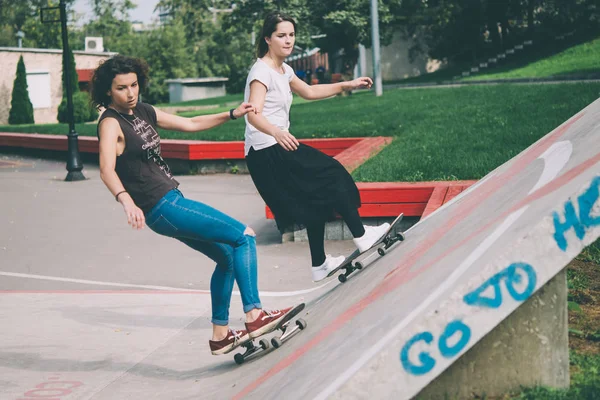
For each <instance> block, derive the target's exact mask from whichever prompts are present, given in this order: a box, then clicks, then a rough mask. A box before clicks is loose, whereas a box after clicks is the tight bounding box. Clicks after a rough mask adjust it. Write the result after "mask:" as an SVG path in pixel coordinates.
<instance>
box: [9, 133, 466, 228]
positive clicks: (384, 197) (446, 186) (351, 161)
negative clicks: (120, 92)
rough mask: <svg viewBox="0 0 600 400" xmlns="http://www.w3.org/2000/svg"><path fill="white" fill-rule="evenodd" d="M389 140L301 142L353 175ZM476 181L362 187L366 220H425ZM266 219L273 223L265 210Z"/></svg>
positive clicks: (181, 147) (173, 148) (194, 143)
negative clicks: (381, 218)
mask: <svg viewBox="0 0 600 400" xmlns="http://www.w3.org/2000/svg"><path fill="white" fill-rule="evenodd" d="M391 140H392V138H389V137H369V138H332V139H302V140H300V142H302V143H304V144H307V145H310V146H313V147H315V148H317V149H319V150H321V151H323V152H324V153H326V154H328V155H330V156H334V157H335V158H336V159H337V160H338V161H340V163H342V165H344V167H346V169H347V170H348V171H353V170H354V169H356V168H357V167H358V166H359V165H361V164H362V163H363V162H365V161H366V160H367V159H369V158H370V157H372V156H373V155H375V154H377V153H378V152H379V151H380V150H381V149H382V148H383V147H385V146H386V145H387V144H388V143H390V142H391ZM161 143H162V151H163V156H164V157H165V158H174V159H181V160H226V159H243V158H244V143H243V142H208V141H198V140H170V139H164V140H162V141H161ZM0 147H21V148H31V149H43V150H55V151H66V150H67V137H66V135H43V134H33V133H31V134H28V133H0ZM79 150H80V151H81V152H82V153H98V139H97V138H95V137H89V136H80V137H79ZM474 182H475V181H456V182H454V181H451V182H416V183H412V182H377V183H358V188H359V190H360V196H361V200H362V203H363V205H362V207H361V208H360V209H359V214H360V215H361V216H363V217H395V216H397V215H398V214H399V213H401V212H402V213H404V215H406V216H421V217H425V216H427V215H429V214H430V213H431V212H433V211H435V210H436V209H438V208H439V207H440V206H441V205H442V204H444V203H446V202H448V201H449V200H451V199H452V198H454V197H455V196H456V195H457V194H459V193H460V192H461V191H463V190H464V189H465V188H467V187H469V186H470V185H471V184H473V183H474ZM266 215H267V218H273V215H272V213H271V211H270V210H269V208H268V207H266Z"/></svg>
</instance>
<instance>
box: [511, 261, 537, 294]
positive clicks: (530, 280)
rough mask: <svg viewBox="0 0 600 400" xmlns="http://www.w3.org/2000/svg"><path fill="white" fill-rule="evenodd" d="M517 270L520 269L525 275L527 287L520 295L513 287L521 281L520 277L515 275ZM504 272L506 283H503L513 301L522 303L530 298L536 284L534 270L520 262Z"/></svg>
mask: <svg viewBox="0 0 600 400" xmlns="http://www.w3.org/2000/svg"><path fill="white" fill-rule="evenodd" d="M517 268H520V269H522V270H523V272H524V273H525V275H527V287H526V288H525V290H523V292H522V293H519V292H518V291H517V289H515V286H514V285H515V283H520V282H521V280H522V278H521V275H519V274H517ZM506 272H507V273H506V281H505V282H504V283H505V285H506V289H507V290H508V293H510V295H511V296H512V298H513V299H515V300H516V301H524V300H526V299H527V298H528V297H529V296H531V294H532V293H533V290H534V289H535V285H536V283H537V278H536V274H535V270H534V269H533V267H532V266H531V265H529V264H527V263H521V262H519V263H514V264H511V265H510V266H509V267H508V269H507V271H506Z"/></svg>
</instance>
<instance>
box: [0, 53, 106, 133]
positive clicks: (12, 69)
mask: <svg viewBox="0 0 600 400" xmlns="http://www.w3.org/2000/svg"><path fill="white" fill-rule="evenodd" d="M73 54H74V57H75V64H76V68H77V69H92V68H96V67H97V66H98V63H99V62H100V61H102V60H106V59H108V58H109V57H111V56H112V53H87V54H86V53H84V52H73ZM21 55H22V56H23V61H24V63H25V69H26V71H42V70H43V71H48V73H49V84H50V107H44V108H34V110H33V114H34V120H35V123H36V124H48V123H56V122H58V121H57V119H56V116H57V114H58V106H59V105H60V101H61V99H62V50H47V49H26V48H23V49H18V48H7V47H1V48H0V71H3V73H2V74H1V75H0V106H3V105H4V104H8V106H7V107H0V125H1V124H8V113H9V110H10V101H11V96H12V89H13V84H14V81H15V77H16V74H17V63H18V62H19V57H20V56H21ZM28 89H29V92H30V93H32V92H33V91H35V90H36V88H35V87H29V88H28ZM31 96H32V94H30V97H31Z"/></svg>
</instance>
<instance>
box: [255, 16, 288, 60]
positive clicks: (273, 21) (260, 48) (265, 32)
mask: <svg viewBox="0 0 600 400" xmlns="http://www.w3.org/2000/svg"><path fill="white" fill-rule="evenodd" d="M284 21H286V22H291V23H292V25H294V32H295V31H296V21H294V19H293V18H292V17H290V16H289V15H287V14H284V13H282V12H280V11H271V12H270V13H268V14H267V16H266V17H265V20H264V22H263V26H262V30H261V31H260V36H259V39H258V44H257V45H256V55H257V56H258V58H262V57H264V56H265V54H267V52H268V51H269V45H268V44H267V41H266V40H265V38H270V37H271V35H272V34H273V32H275V31H276V30H277V24H279V23H280V22H284Z"/></svg>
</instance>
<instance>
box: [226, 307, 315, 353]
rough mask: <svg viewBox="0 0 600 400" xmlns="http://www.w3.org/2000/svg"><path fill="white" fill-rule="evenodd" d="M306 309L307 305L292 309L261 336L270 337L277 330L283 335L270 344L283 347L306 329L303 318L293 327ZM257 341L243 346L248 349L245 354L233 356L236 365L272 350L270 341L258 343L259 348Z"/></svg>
mask: <svg viewBox="0 0 600 400" xmlns="http://www.w3.org/2000/svg"><path fill="white" fill-rule="evenodd" d="M304 307H305V304H304V303H300V304H298V305H297V306H295V307H294V308H292V309H291V310H290V311H289V312H288V313H287V314H286V315H285V316H284V317H283V318H282V319H281V321H279V323H278V324H277V325H275V327H274V328H273V329H272V330H270V331H269V332H265V333H263V334H262V335H261V336H264V335H268V334H269V333H272V332H274V331H277V330H279V331H281V335H279V336H275V337H273V338H272V339H271V343H270V344H272V345H273V347H274V348H276V349H278V348H279V347H281V345H283V343H285V342H287V341H288V340H289V339H290V338H291V337H292V336H294V335H295V334H297V333H298V332H300V331H301V330H303V329H304V328H306V326H307V324H306V321H305V320H303V319H302V318H298V319H296V321H295V324H293V325H292V320H293V319H294V317H296V316H297V315H298V314H300V312H301V311H302V310H304ZM261 336H259V337H261ZM256 339H258V338H254V339H250V340H248V341H247V342H245V343H243V344H242V345H241V346H243V347H244V348H245V349H246V351H245V352H244V353H237V354H236V355H235V356H233V359H234V360H235V362H236V364H238V365H241V364H243V363H244V362H245V361H247V360H248V359H249V358H250V357H252V358H254V356H255V355H257V354H259V353H263V352H265V351H266V350H268V349H269V348H270V345H269V341H268V340H267V339H264V338H263V339H260V340H259V341H258V346H257V345H256V343H255V342H254V341H255V340H256Z"/></svg>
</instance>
